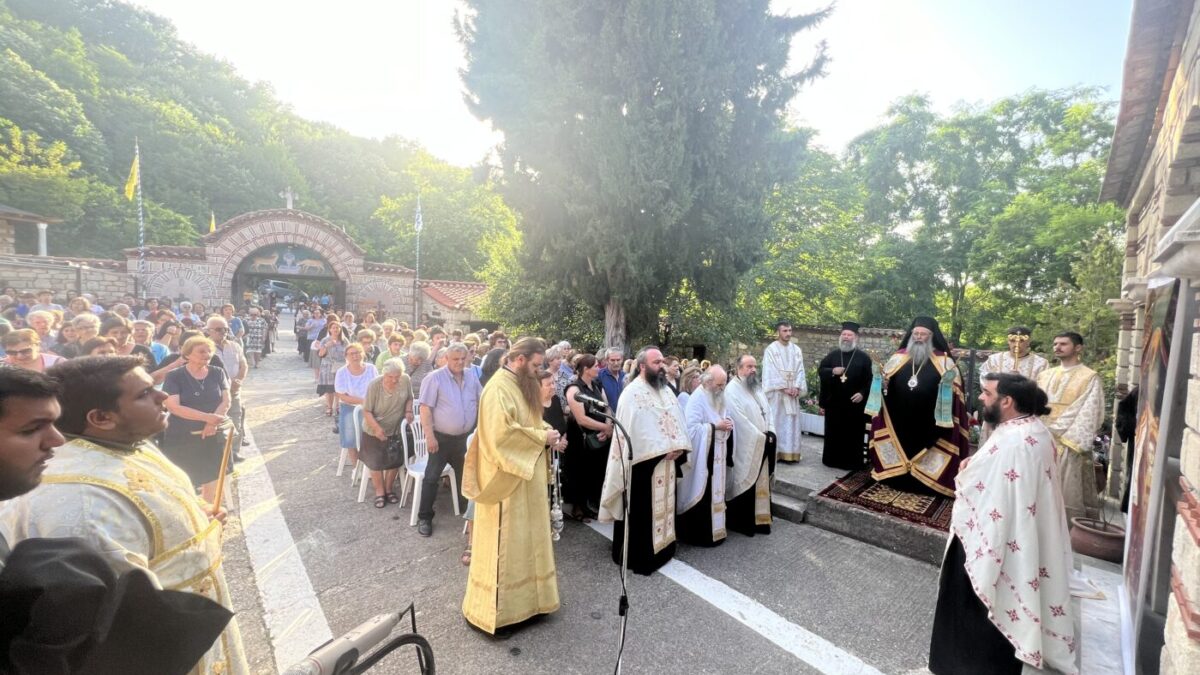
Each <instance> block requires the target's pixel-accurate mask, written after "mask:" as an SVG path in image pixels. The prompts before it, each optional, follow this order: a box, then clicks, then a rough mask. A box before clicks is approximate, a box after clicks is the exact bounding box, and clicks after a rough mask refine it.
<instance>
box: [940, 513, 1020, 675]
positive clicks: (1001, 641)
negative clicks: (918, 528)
mask: <svg viewBox="0 0 1200 675" xmlns="http://www.w3.org/2000/svg"><path fill="white" fill-rule="evenodd" d="M966 563H967V556H966V553H965V552H964V551H963V547H962V543H961V542H960V541H959V540H958V537H952V538H951V540H950V548H949V549H947V550H946V559H945V560H944V561H943V562H942V576H941V580H940V581H939V582H938V599H937V609H936V610H935V612H934V615H933V636H932V637H931V638H930V640H929V670H930V672H932V673H933V675H958V674H959V673H971V675H1009V674H1010V673H1020V672H1021V668H1022V666H1023V664H1022V663H1021V661H1020V659H1018V658H1017V655H1016V650H1015V649H1014V648H1013V646H1012V644H1011V643H1009V641H1008V639H1007V638H1005V637H1004V635H1003V634H1002V633H1001V632H1000V631H999V630H998V629H997V628H996V626H995V625H993V624H992V622H991V620H990V619H988V610H987V607H985V606H984V604H983V602H982V601H981V600H980V599H979V596H977V595H975V589H974V588H972V587H971V578H970V577H968V576H967V571H966Z"/></svg>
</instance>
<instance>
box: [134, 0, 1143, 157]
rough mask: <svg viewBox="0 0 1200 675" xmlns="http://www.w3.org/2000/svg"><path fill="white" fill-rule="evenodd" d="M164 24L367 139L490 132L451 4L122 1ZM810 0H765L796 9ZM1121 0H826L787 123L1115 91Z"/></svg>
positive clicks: (829, 130)
mask: <svg viewBox="0 0 1200 675" xmlns="http://www.w3.org/2000/svg"><path fill="white" fill-rule="evenodd" d="M135 4H138V5H141V6H142V7H145V8H147V9H150V10H151V11H153V12H155V13H157V14H160V15H162V16H164V17H166V18H168V19H170V20H171V21H172V22H173V23H174V24H175V26H176V28H177V29H178V31H179V35H180V36H181V37H182V38H183V39H184V40H187V41H189V42H191V43H193V44H195V45H196V46H197V47H198V48H199V49H200V50H202V51H204V52H207V53H209V54H213V55H215V56H217V57H219V58H221V59H224V60H226V61H228V62H230V63H231V64H233V66H234V67H235V68H236V69H237V70H238V71H239V73H240V74H241V75H242V76H243V77H246V78H248V79H250V80H264V81H267V82H269V83H270V84H271V85H272V87H273V88H274V89H275V91H276V93H277V94H278V96H279V97H280V98H281V99H282V100H283V101H285V102H287V103H289V104H291V105H292V106H293V107H294V109H295V110H296V112H298V113H299V114H300V115H303V116H304V117H307V118H310V119H316V120H323V121H328V122H332V123H334V124H336V125H338V126H340V127H342V128H344V129H347V130H348V131H350V132H352V133H355V134H359V135H363V136H371V137H377V138H378V137H383V136H387V135H400V136H404V137H406V138H410V139H414V140H416V141H418V142H420V143H421V144H422V145H423V146H425V147H426V148H427V149H428V150H429V151H430V152H432V153H433V154H434V155H436V156H438V157H441V158H443V159H445V160H447V161H449V162H452V163H454V164H459V165H464V166H465V165H470V164H474V163H476V162H478V161H479V160H480V159H481V158H482V157H483V156H484V155H486V154H487V152H488V149H489V148H491V147H492V146H493V145H494V144H495V143H497V142H498V141H499V138H500V136H499V134H497V133H496V132H494V131H493V130H492V129H491V128H490V127H489V126H487V125H486V124H484V123H483V122H480V121H479V120H477V119H475V118H474V117H473V116H472V115H471V114H470V113H469V112H468V111H467V108H466V105H465V104H464V103H463V100H462V85H461V83H460V81H459V79H458V69H459V68H460V67H461V66H462V64H463V55H462V49H461V47H460V45H459V43H458V40H457V37H456V35H455V33H454V25H453V19H454V13H455V10H456V9H457V8H459V7H460V3H459V2H458V0H388V1H380V0H339V2H336V3H330V2H327V1H325V2H318V1H316V0H301V1H299V2H297V1H296V0H206V1H205V2H196V1H195V0H135ZM825 4H827V3H826V2H823V1H818V0H774V4H773V8H774V9H775V10H776V11H779V12H784V11H788V12H793V13H796V12H804V11H811V10H812V9H814V8H816V7H821V6H824V5H825ZM1131 6H1132V0H1006V1H1005V2H991V1H988V0H840V2H839V4H838V5H837V7H836V9H835V11H834V14H833V16H832V17H830V19H829V20H827V21H826V22H825V23H824V24H822V25H820V26H819V27H817V28H816V29H815V30H812V31H809V32H808V33H806V34H803V35H802V36H801V37H799V38H798V39H797V40H796V42H795V45H794V49H793V59H794V60H795V62H796V63H797V64H801V63H804V62H806V61H807V60H808V59H809V58H810V57H811V54H812V49H813V45H815V43H816V41H817V40H819V39H823V40H825V41H826V42H827V43H828V45H829V53H830V56H831V57H832V59H833V60H832V63H830V65H829V68H828V73H829V74H828V76H826V77H825V78H823V79H821V80H819V81H817V82H815V83H813V84H811V85H809V86H808V87H807V88H806V89H805V90H804V91H803V92H802V93H801V94H800V95H799V96H798V97H797V98H796V100H795V102H794V106H793V108H794V119H795V121H796V123H797V124H804V125H806V126H811V127H813V128H815V129H817V130H818V132H819V136H818V139H817V140H818V143H820V144H822V145H824V146H826V147H827V148H829V149H831V150H841V149H842V148H843V147H844V146H845V144H846V142H847V141H849V140H850V139H852V138H854V137H855V136H857V135H858V134H860V133H862V132H863V131H866V130H867V129H869V128H870V127H871V126H873V125H875V124H877V123H878V122H879V121H880V120H881V119H882V116H883V114H884V113H885V111H886V110H887V107H888V105H889V104H890V103H891V102H892V101H894V100H895V99H897V98H898V97H900V96H903V95H905V94H908V93H912V92H914V91H915V92H920V93H924V94H928V95H929V96H931V97H932V98H933V100H934V102H935V104H936V105H937V106H938V107H939V108H941V109H944V110H948V109H950V108H952V107H953V106H954V105H955V104H956V103H959V102H963V101H965V102H969V103H977V102H985V101H991V100H994V99H997V98H1000V97H1002V96H1006V95H1010V94H1015V93H1019V92H1022V91H1025V90H1027V89H1029V88H1032V87H1042V88H1058V87H1065V86H1070V85H1074V84H1086V85H1098V86H1102V87H1105V88H1107V90H1108V92H1109V96H1110V97H1111V98H1112V99H1113V100H1116V99H1117V98H1118V97H1119V92H1120V83H1121V66H1122V61H1123V59H1124V54H1125V43H1126V39H1127V36H1128V29H1129V16H1130V11H1131Z"/></svg>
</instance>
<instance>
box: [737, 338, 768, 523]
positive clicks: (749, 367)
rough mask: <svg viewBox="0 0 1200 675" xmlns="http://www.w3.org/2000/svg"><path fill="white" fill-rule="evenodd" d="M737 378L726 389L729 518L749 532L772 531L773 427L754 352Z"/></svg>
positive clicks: (744, 359)
mask: <svg viewBox="0 0 1200 675" xmlns="http://www.w3.org/2000/svg"><path fill="white" fill-rule="evenodd" d="M735 365H736V368H737V377H735V378H734V379H733V381H732V382H730V383H729V386H728V387H726V388H725V403H726V405H727V406H728V407H727V410H728V413H729V417H730V418H731V419H732V420H733V452H732V454H731V455H730V456H731V458H732V460H733V463H732V465H731V466H730V468H729V471H728V472H727V473H726V474H725V494H726V499H725V522H726V526H727V527H728V528H729V529H731V530H733V531H734V532H740V533H741V534H744V535H746V536H749V537H753V536H754V535H755V534H770V533H771V476H773V475H774V474H775V430H774V428H773V427H772V425H771V416H770V413H769V412H768V410H767V397H766V396H764V395H763V391H762V387H761V385H760V383H759V380H758V366H757V364H756V363H755V361H754V357H753V356H750V355H749V354H743V355H742V356H740V357H738V360H737V362H736V364H735Z"/></svg>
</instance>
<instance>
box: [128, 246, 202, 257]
mask: <svg viewBox="0 0 1200 675" xmlns="http://www.w3.org/2000/svg"><path fill="white" fill-rule="evenodd" d="M124 253H125V257H126V258H136V257H137V254H138V250H137V249H136V248H127V249H125V250H124ZM146 256H147V257H153V258H186V259H189V260H204V247H203V246H147V247H146Z"/></svg>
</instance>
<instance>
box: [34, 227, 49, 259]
mask: <svg viewBox="0 0 1200 675" xmlns="http://www.w3.org/2000/svg"><path fill="white" fill-rule="evenodd" d="M47 227H49V226H48V225H47V224H46V223H38V224H37V228H38V255H40V256H42V257H45V256H46V228H47Z"/></svg>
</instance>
